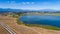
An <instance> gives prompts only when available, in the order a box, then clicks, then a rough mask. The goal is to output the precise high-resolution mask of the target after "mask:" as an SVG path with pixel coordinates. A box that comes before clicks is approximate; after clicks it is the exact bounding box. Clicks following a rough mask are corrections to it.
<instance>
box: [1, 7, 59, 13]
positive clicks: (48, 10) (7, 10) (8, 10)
mask: <svg viewBox="0 0 60 34" xmlns="http://www.w3.org/2000/svg"><path fill="white" fill-rule="evenodd" d="M4 12H60V11H59V10H52V9H43V10H22V9H10V8H7V9H3V8H0V13H4Z"/></svg>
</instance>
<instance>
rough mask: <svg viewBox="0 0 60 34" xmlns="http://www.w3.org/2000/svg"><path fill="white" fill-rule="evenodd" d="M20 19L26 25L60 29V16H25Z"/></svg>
mask: <svg viewBox="0 0 60 34" xmlns="http://www.w3.org/2000/svg"><path fill="white" fill-rule="evenodd" d="M19 19H20V20H21V21H23V22H24V23H25V24H43V25H51V26H57V27H60V16H39V15H25V16H22V17H20V18H19Z"/></svg>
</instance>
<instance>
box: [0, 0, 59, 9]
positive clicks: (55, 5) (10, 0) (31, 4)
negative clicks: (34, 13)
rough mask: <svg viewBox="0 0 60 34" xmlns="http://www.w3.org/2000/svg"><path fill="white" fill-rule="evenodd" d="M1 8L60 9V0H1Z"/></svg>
mask: <svg viewBox="0 0 60 34" xmlns="http://www.w3.org/2000/svg"><path fill="white" fill-rule="evenodd" d="M0 8H13V9H24V10H25V9H26V10H27V9H28V10H40V9H55V10H60V0H0Z"/></svg>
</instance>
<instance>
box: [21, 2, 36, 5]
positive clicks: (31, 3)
mask: <svg viewBox="0 0 60 34" xmlns="http://www.w3.org/2000/svg"><path fill="white" fill-rule="evenodd" d="M22 4H28V5H29V4H35V2H22Z"/></svg>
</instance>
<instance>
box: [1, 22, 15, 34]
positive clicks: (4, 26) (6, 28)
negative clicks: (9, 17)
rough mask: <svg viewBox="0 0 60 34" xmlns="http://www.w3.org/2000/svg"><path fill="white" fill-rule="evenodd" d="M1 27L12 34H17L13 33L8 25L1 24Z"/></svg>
mask: <svg viewBox="0 0 60 34" xmlns="http://www.w3.org/2000/svg"><path fill="white" fill-rule="evenodd" d="M0 26H2V27H3V28H4V29H5V30H6V31H8V32H9V33H10V34H16V33H15V32H14V31H12V30H11V29H10V28H9V27H8V26H7V25H5V24H3V23H0Z"/></svg>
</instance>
